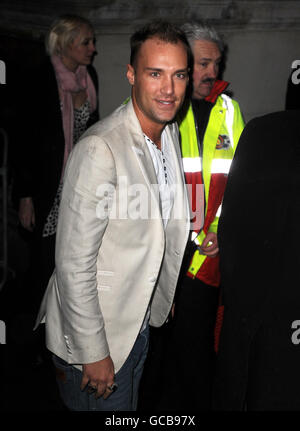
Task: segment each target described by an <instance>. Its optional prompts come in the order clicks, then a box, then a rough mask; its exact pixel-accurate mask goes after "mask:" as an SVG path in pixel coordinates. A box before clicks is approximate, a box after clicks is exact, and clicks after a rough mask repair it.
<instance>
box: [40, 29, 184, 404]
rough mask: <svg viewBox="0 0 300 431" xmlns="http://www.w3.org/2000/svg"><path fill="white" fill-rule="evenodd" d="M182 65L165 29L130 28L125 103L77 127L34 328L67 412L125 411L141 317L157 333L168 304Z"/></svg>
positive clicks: (177, 215)
mask: <svg viewBox="0 0 300 431" xmlns="http://www.w3.org/2000/svg"><path fill="white" fill-rule="evenodd" d="M188 59H189V47H188V44H187V42H186V39H185V36H184V34H183V33H182V32H181V31H180V30H179V29H178V28H177V27H175V26H173V25H171V24H168V23H150V24H149V25H147V26H145V27H144V28H142V29H140V30H139V31H137V32H136V33H135V34H134V35H133V36H132V38H131V63H130V64H129V65H128V69H127V78H128V80H129V83H130V84H131V86H132V98H131V100H130V101H129V102H128V103H127V104H124V105H122V106H121V107H120V108H118V109H117V110H116V111H114V112H113V113H112V114H111V115H110V116H109V117H107V118H106V119H104V120H103V121H101V122H98V123H96V124H95V125H94V126H92V127H91V128H90V129H89V130H87V132H86V133H85V134H84V135H83V137H82V139H81V140H80V141H79V142H78V144H77V145H76V146H75V148H74V149H73V152H72V154H71V156H70V158H69V161H68V165H67V168H66V173H65V177H64V186H63V193H62V200H61V204H60V214H59V222H58V229H57V243H56V269H55V271H54V273H53V275H52V278H51V279H50V282H49V285H48V288H47V291H46V293H45V296H44V299H43V303H42V306H41V309H40V313H39V316H38V320H37V322H38V323H39V322H41V321H44V322H45V323H46V343H47V347H48V349H49V350H50V351H51V352H53V353H54V354H55V357H54V363H55V365H56V368H57V371H58V373H57V376H58V379H57V380H58V383H59V388H60V392H61V395H62V397H63V399H64V401H65V403H66V405H67V407H69V408H70V409H73V410H135V409H136V404H137V391H138V384H139V380H140V377H141V373H142V369H143V363H144V360H145V357H146V353H147V346H148V324H149V318H150V324H151V325H153V326H160V325H162V324H163V323H164V322H165V320H166V319H167V317H168V314H169V313H170V310H171V307H172V303H173V298H174V293H175V288H176V284H177V278H178V274H179V270H180V266H181V261H182V258H183V254H184V250H185V245H186V241H187V237H188V232H189V226H190V221H189V220H190V217H189V209H188V201H187V197H186V190H185V185H184V175H183V170H182V166H181V162H180V148H179V143H178V129H177V125H176V123H172V120H173V118H174V117H175V115H176V113H177V111H178V109H179V108H180V106H181V104H182V102H183V99H184V95H185V90H186V86H187V83H188ZM147 142H148V143H147ZM162 173H163V176H162V175H161V174H162ZM162 179H163V180H162ZM162 182H164V184H163V185H164V186H165V187H163V188H162V189H161V188H160V187H157V184H158V183H159V186H160V185H162ZM155 185H156V186H155ZM161 190H164V191H163V192H162V191H161ZM80 389H81V390H80ZM92 392H94V394H92Z"/></svg>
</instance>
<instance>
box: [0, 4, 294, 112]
mask: <svg viewBox="0 0 300 431" xmlns="http://www.w3.org/2000/svg"><path fill="white" fill-rule="evenodd" d="M1 3H2V4H1V11H0V48H1V40H2V50H1V51H0V59H2V60H4V61H5V60H6V59H5V58H2V57H3V55H6V56H12V55H13V53H12V52H11V50H10V49H7V47H8V45H9V46H10V43H11V42H12V41H13V43H12V46H13V47H16V46H17V47H18V49H22V46H23V45H24V51H22V52H26V53H27V54H26V58H28V57H29V56H30V53H28V52H27V51H28V49H26V46H28V44H31V45H32V44H33V42H36V49H31V51H30V52H31V53H32V59H29V58H28V61H29V62H30V60H32V61H33V62H34V61H35V60H36V58H37V57H38V55H39V53H40V49H41V48H40V47H41V41H42V40H43V37H44V34H45V32H46V30H47V28H48V26H49V24H50V22H51V21H52V19H53V18H54V17H55V16H56V15H58V14H61V13H70V12H72V13H78V14H82V15H84V16H86V17H87V18H89V19H90V20H91V21H92V23H93V25H94V27H95V31H96V36H97V52H98V54H97V56H96V57H95V61H94V65H95V67H96V69H97V71H98V75H99V79H100V103H101V115H102V116H104V115H106V114H108V113H109V112H111V111H112V110H113V109H114V108H115V107H116V106H117V105H118V104H120V103H121V102H122V101H123V100H124V98H126V97H127V96H128V95H129V94H130V87H129V85H128V83H127V81H126V64H127V62H128V59H129V37H130V34H131V33H132V32H133V31H134V29H135V28H136V26H138V25H140V24H142V23H144V22H146V21H148V20H150V19H153V18H158V17H160V18H165V19H169V20H170V21H172V22H175V23H177V24H182V23H183V22H186V21H189V20H192V19H200V18H204V19H207V20H208V21H209V22H210V23H212V24H213V25H215V26H216V27H217V29H218V30H219V31H220V32H221V33H223V34H224V36H225V39H226V41H227V43H228V48H229V49H228V56H227V62H226V69H225V72H224V76H223V77H224V79H226V80H229V81H230V82H231V87H230V88H231V90H232V92H233V94H234V97H235V98H236V99H237V100H238V101H239V102H240V105H241V108H242V111H243V113H244V116H245V119H246V120H249V119H250V118H252V117H254V116H257V115H262V114H264V113H268V112H272V111H277V110H281V109H284V101H285V92H286V85H287V80H288V77H289V73H290V70H291V69H290V68H291V64H292V61H293V60H295V59H297V58H300V52H299V51H300V2H299V1H295V0H294V1H288V0H275V1H270V0H248V1H247V0H240V1H238V0H237V1H230V0H219V1H214V0H212V1H201V0H184V1H182V0H180V1H179V0H152V1H149V0H114V1H112V0H102V1H101V0H98V1H95V0H85V2H82V1H81V0H72V1H70V0H60V1H53V0H52V1H51V0H48V1H47V2H45V3H41V2H40V1H36V0H31V1H24V0H23V1H22V0H2V2H1ZM3 45H5V46H3ZM19 52H20V51H19ZM3 53H4V54H3ZM14 55H18V54H17V52H16V53H14ZM23 57H24V56H23ZM21 58H22V56H21ZM14 60H15V61H16V59H14ZM22 61H24V59H23V60H22ZM7 79H8V80H9V74H8V75H7Z"/></svg>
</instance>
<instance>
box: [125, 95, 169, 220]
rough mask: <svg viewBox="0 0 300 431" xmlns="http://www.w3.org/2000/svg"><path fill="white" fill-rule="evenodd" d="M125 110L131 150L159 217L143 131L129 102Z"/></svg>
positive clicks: (151, 163)
mask: <svg viewBox="0 0 300 431" xmlns="http://www.w3.org/2000/svg"><path fill="white" fill-rule="evenodd" d="M126 109H127V115H128V118H127V120H128V123H129V127H130V136H131V139H132V142H131V149H132V151H133V153H134V155H135V157H136V159H137V162H138V165H139V167H140V170H141V172H142V174H143V176H144V179H145V182H146V184H147V186H148V187H149V189H150V192H151V195H152V197H153V198H154V201H155V202H156V203H157V205H158V208H159V211H160V215H161V202H160V197H159V191H158V188H157V187H154V186H153V184H157V178H156V173H155V169H154V166H153V161H152V157H151V154H150V152H149V150H148V147H147V144H146V142H145V138H144V135H143V131H142V129H141V126H140V123H139V120H138V119H137V116H136V114H135V112H134V108H133V105H132V101H131V100H130V101H129V102H128V106H126Z"/></svg>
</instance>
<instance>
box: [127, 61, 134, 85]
mask: <svg viewBox="0 0 300 431" xmlns="http://www.w3.org/2000/svg"><path fill="white" fill-rule="evenodd" d="M126 76H127V79H128V81H129V84H130V85H134V78H135V72H134V68H133V67H132V66H131V64H127V74H126Z"/></svg>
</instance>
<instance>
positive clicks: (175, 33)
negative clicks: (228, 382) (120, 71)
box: [130, 20, 192, 67]
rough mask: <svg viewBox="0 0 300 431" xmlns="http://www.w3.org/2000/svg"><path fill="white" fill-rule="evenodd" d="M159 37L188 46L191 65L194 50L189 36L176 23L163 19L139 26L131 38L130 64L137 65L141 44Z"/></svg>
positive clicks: (165, 40) (167, 41)
mask: <svg viewBox="0 0 300 431" xmlns="http://www.w3.org/2000/svg"><path fill="white" fill-rule="evenodd" d="M153 38H158V39H159V40H161V41H163V42H166V43H173V44H177V43H178V42H182V43H183V45H184V47H185V48H186V52H187V57H188V65H189V66H190V60H191V58H192V52H191V48H190V45H189V42H188V40H187V37H186V35H185V33H184V31H182V30H181V29H180V27H177V26H176V25H174V24H172V23H170V22H168V21H162V20H156V21H152V22H150V23H148V24H146V25H144V26H143V27H141V28H139V29H138V30H137V31H136V32H135V33H134V34H133V35H132V36H131V38H130V48H131V54H130V64H131V66H133V67H134V66H135V63H136V58H137V54H138V52H139V49H140V47H141V45H142V44H143V43H144V42H146V40H148V39H153Z"/></svg>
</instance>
